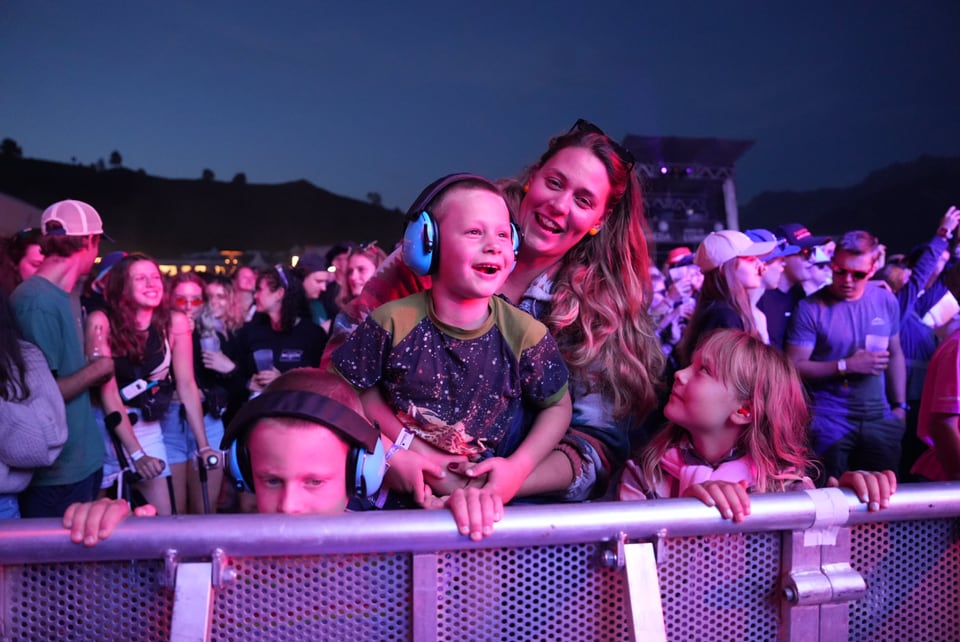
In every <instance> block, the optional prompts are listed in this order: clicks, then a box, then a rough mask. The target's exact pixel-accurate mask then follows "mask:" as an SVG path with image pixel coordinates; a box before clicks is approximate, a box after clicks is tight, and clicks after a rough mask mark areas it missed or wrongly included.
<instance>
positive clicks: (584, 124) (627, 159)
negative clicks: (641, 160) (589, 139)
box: [567, 118, 637, 172]
mask: <svg viewBox="0 0 960 642" xmlns="http://www.w3.org/2000/svg"><path fill="white" fill-rule="evenodd" d="M574 132H585V133H587V134H600V135H601V136H604V137H605V138H606V139H607V140H609V141H610V146H611V147H613V151H615V152H616V153H617V156H619V157H620V161H621V162H623V164H624V165H626V166H627V171H628V172H629V171H632V170H633V166H634V165H635V164H636V162H637V161H636V159H635V158H634V157H633V153H632V152H631V151H630V150H629V149H627V148H626V147H624V146H623V145H621V144H620V143H618V142H617V141H615V140H614V139H613V138H611V137H610V136H608V135H607V132H605V131H603V130H602V129H600V128H599V127H597V126H596V125H594V124H593V123H591V122H590V121H589V120H586V119H584V118H580V119H578V120H577V122H575V123H574V124H573V127H571V128H570V131H568V132H567V133H568V134H572V133H574Z"/></svg>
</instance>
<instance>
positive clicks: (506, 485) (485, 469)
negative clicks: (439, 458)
mask: <svg viewBox="0 0 960 642" xmlns="http://www.w3.org/2000/svg"><path fill="white" fill-rule="evenodd" d="M447 469H448V470H451V471H452V472H462V473H463V474H464V475H466V476H467V477H468V478H470V480H471V482H472V485H474V486H481V487H482V488H483V489H484V490H486V491H487V492H489V493H492V494H495V495H497V496H498V497H499V498H500V502H501V504H508V503H509V502H510V500H512V499H513V498H514V497H515V496H516V495H517V491H519V490H520V486H521V485H522V484H523V480H525V479H526V478H527V477H528V476H529V474H530V471H524V470H521V469H520V467H519V466H518V465H517V464H516V463H514V462H513V461H511V460H509V459H505V458H504V457H490V458H489V459H484V460H483V461H480V462H478V463H476V464H470V463H467V464H465V465H464V466H462V467H461V468H460V469H459V470H455V469H454V468H453V467H452V466H448V467H447ZM484 475H486V476H487V478H486V481H483V480H482V478H483V476H484ZM477 482H479V483H477ZM467 485H468V486H469V485H471V484H470V483H468V484H467Z"/></svg>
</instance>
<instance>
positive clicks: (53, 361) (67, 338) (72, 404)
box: [10, 276, 104, 486]
mask: <svg viewBox="0 0 960 642" xmlns="http://www.w3.org/2000/svg"><path fill="white" fill-rule="evenodd" d="M10 300H11V303H12V304H13V311H14V314H15V316H16V319H17V324H18V325H19V327H20V332H21V334H23V338H24V339H26V340H27V341H29V342H31V343H33V344H34V345H36V346H37V347H38V348H40V350H41V351H42V352H43V355H44V356H45V357H46V359H47V363H48V364H49V366H50V370H51V371H53V373H54V376H55V377H66V376H69V375H71V374H73V373H74V372H76V371H78V370H80V369H81V368H83V367H84V366H85V365H86V360H85V359H84V356H83V345H82V344H81V339H80V337H81V332H80V327H79V319H77V318H76V316H74V314H73V310H72V308H71V306H70V296H69V294H68V293H66V292H64V291H63V290H61V289H60V288H59V287H57V286H56V285H54V284H53V283H51V282H50V281H48V280H47V279H45V278H43V277H40V276H33V277H30V278H29V279H27V280H26V281H24V282H23V283H21V284H20V285H19V286H18V287H17V289H16V290H14V291H13V295H12V296H11V297H10ZM66 407H67V428H68V431H69V432H68V435H67V443H66V445H65V446H64V447H63V452H61V453H60V456H59V457H57V460H56V461H55V462H54V463H53V465H52V466H50V467H48V468H39V469H37V471H36V472H35V473H34V475H33V481H32V482H31V485H33V486H59V485H63V484H73V483H76V482H78V481H81V480H83V479H85V478H87V477H89V476H90V475H91V474H93V473H94V472H96V470H97V469H99V468H102V467H103V452H104V445H103V436H102V431H101V430H100V425H99V424H98V423H97V420H96V418H95V417H94V415H93V410H92V408H91V407H90V395H89V394H88V393H87V391H86V390H84V391H83V392H82V393H80V394H79V395H77V396H76V397H74V398H73V399H71V400H70V401H68V402H66Z"/></svg>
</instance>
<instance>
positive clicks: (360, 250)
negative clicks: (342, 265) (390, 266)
mask: <svg viewBox="0 0 960 642" xmlns="http://www.w3.org/2000/svg"><path fill="white" fill-rule="evenodd" d="M357 255H360V256H365V257H367V258H368V259H369V260H370V262H371V263H373V269H374V271H376V270H377V269H379V268H380V265H381V264H382V263H383V262H384V261H386V260H387V253H386V252H384V251H383V250H382V249H381V248H380V247H378V246H377V242H376V241H373V242H371V243H364V244H363V245H359V246H357V247H352V248H350V252H349V253H348V254H347V274H349V273H350V259H351V258H352V257H354V256H357ZM355 298H356V297H355V296H353V295H352V294H350V286H349V285H347V287H343V288H340V291H339V292H338V293H337V299H336V303H337V307H338V308H343V307H345V306H346V305H347V304H348V303H350V302H351V301H353V300H354V299H355Z"/></svg>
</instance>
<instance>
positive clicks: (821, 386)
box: [787, 283, 900, 416]
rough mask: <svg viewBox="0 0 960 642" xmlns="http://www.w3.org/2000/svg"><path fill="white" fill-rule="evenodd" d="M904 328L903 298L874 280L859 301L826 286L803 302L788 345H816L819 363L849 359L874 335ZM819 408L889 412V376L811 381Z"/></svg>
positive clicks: (851, 375)
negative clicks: (835, 294)
mask: <svg viewBox="0 0 960 642" xmlns="http://www.w3.org/2000/svg"><path fill="white" fill-rule="evenodd" d="M899 332H900V310H899V308H898V306H897V300H896V298H894V296H893V295H892V294H891V293H890V292H889V291H887V290H886V289H884V288H881V287H878V286H876V285H874V284H872V283H868V284H867V287H866V289H865V290H864V292H863V296H862V297H860V298H859V299H857V300H856V301H841V300H839V299H836V298H834V297H833V296H832V295H831V294H830V293H829V292H828V288H824V289H822V290H820V291H818V292H815V293H814V294H811V295H810V296H808V297H807V298H805V299H803V300H802V301H800V302H799V303H798V304H797V308H796V310H795V311H794V314H793V319H792V321H791V323H790V328H789V330H788V331H787V343H788V344H793V345H797V346H804V347H812V348H813V352H812V353H811V355H810V359H811V360H813V361H837V360H838V359H846V358H848V357H850V356H851V355H853V353H854V352H856V351H857V350H860V349H862V348H864V347H865V340H866V336H867V335H868V334H875V335H881V336H885V337H894V336H896V335H897V334H899ZM806 384H807V389H808V390H809V391H810V394H811V395H812V396H813V405H814V408H815V410H817V411H823V412H843V413H846V414H848V415H854V416H876V415H878V414H883V413H884V412H885V411H886V410H887V408H888V406H887V397H886V379H885V375H884V374H879V375H862V374H855V373H848V374H847V375H845V376H843V377H840V376H836V377H829V378H826V379H816V380H808V381H807V382H806Z"/></svg>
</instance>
